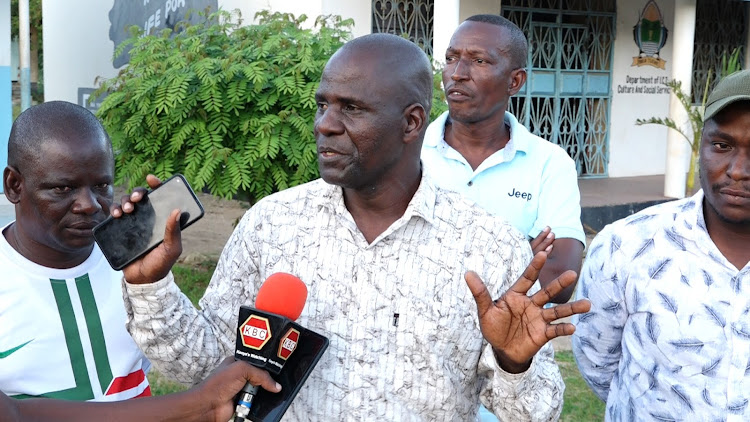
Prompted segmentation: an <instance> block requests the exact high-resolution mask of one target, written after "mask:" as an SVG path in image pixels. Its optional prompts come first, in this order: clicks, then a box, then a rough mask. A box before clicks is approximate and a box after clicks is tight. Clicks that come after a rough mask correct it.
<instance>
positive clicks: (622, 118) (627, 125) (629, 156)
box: [609, 0, 674, 177]
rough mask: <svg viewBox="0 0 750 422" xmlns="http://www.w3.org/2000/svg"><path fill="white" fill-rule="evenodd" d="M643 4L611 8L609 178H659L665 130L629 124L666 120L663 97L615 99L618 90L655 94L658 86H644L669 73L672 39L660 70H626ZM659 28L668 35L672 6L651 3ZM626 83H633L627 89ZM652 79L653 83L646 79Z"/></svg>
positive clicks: (639, 0) (665, 1) (638, 0)
mask: <svg viewBox="0 0 750 422" xmlns="http://www.w3.org/2000/svg"><path fill="white" fill-rule="evenodd" d="M646 1H647V0H633V1H628V2H625V1H618V2H617V23H616V25H617V26H616V28H617V34H616V39H615V50H614V51H615V54H614V62H613V67H612V105H611V110H610V122H611V125H610V132H609V145H610V152H609V157H610V162H609V176H610V177H626V176H642V175H651V174H664V168H665V160H666V145H667V141H666V140H667V130H668V129H667V128H665V127H663V126H658V125H645V126H636V125H635V120H636V119H638V118H642V119H646V118H649V117H667V116H668V114H669V97H670V95H669V94H668V93H667V92H663V91H662V92H661V93H655V94H636V93H618V87H641V86H643V87H651V88H656V89H657V91H658V90H659V88H661V87H662V86H661V85H659V84H658V83H657V84H654V83H653V82H651V83H648V82H647V81H655V80H658V78H663V77H669V75H670V74H671V69H672V63H671V62H672V60H671V58H672V45H673V40H672V37H671V36H672V33H671V32H670V33H669V36H670V37H669V38H668V39H667V43H666V45H665V46H664V47H663V48H662V49H661V51H660V54H659V55H660V56H661V58H662V59H664V60H666V64H665V68H664V69H657V68H655V67H651V66H640V67H638V66H632V62H633V57H635V56H637V55H638V46H637V45H636V44H635V42H634V41H633V26H635V24H636V23H637V22H638V18H639V13H640V10H641V9H643V6H644V5H645V4H646ZM657 3H658V5H659V8H660V9H661V12H662V16H663V19H664V23H665V26H666V27H667V29H668V30H670V31H671V29H672V27H671V26H672V22H673V21H674V18H673V16H674V1H673V0H659V1H657ZM628 77H630V78H637V79H638V82H636V83H628ZM651 78H653V79H651Z"/></svg>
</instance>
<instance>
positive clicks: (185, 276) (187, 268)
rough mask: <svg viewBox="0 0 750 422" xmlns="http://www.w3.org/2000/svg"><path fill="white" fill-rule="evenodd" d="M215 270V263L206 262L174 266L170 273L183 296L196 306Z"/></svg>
mask: <svg viewBox="0 0 750 422" xmlns="http://www.w3.org/2000/svg"><path fill="white" fill-rule="evenodd" d="M215 268H216V261H212V260H207V261H202V262H200V263H198V264H191V265H187V264H175V266H174V267H172V273H173V274H174V279H175V282H176V283H177V285H178V286H179V287H180V290H182V293H185V296H187V297H188V299H190V301H191V302H193V305H195V306H196V307H197V306H198V300H199V299H200V298H201V297H203V292H204V291H205V290H206V287H208V283H209V282H210V281H211V275H212V274H213V273H214V269H215Z"/></svg>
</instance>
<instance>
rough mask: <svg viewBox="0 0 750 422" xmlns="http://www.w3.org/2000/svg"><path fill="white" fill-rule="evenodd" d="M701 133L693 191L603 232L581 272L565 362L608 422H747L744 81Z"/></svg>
mask: <svg viewBox="0 0 750 422" xmlns="http://www.w3.org/2000/svg"><path fill="white" fill-rule="evenodd" d="M704 121H705V125H704V127H703V133H702V136H701V139H700V142H701V144H700V162H699V166H700V179H701V187H702V190H700V191H698V193H696V194H695V195H693V196H692V197H691V198H687V199H683V200H679V201H673V202H668V203H665V204H662V205H657V206H654V207H651V208H648V209H646V210H643V211H641V212H639V213H637V214H635V215H632V216H630V217H628V218H625V219H624V220H620V221H617V222H615V223H613V224H611V225H609V226H607V227H605V228H604V230H602V231H601V232H600V233H599V235H597V237H596V238H595V239H594V241H593V242H592V244H591V246H590V249H589V253H588V257H587V258H586V261H585V263H584V267H583V270H582V273H581V279H580V282H579V289H578V296H579V298H588V299H590V300H591V304H592V305H591V306H592V310H591V312H590V313H587V314H584V315H581V316H580V317H579V318H578V321H577V331H576V333H575V335H574V337H573V351H574V352H575V356H576V360H577V362H578V366H579V368H580V370H581V373H582V374H583V376H584V378H585V379H586V381H587V382H588V384H589V386H591V388H592V389H593V390H594V392H595V393H596V394H597V395H598V396H599V397H600V398H601V399H602V400H606V402H607V410H606V419H607V420H611V421H632V420H637V421H678V420H684V421H717V420H723V421H747V420H750V266H749V265H748V261H750V71H743V72H739V73H735V74H733V75H730V76H728V77H726V78H724V79H723V80H722V81H720V82H719V84H718V85H717V86H716V88H715V89H714V90H713V92H712V93H711V95H710V96H709V98H708V102H707V105H706V111H705V117H704ZM574 320H575V319H574Z"/></svg>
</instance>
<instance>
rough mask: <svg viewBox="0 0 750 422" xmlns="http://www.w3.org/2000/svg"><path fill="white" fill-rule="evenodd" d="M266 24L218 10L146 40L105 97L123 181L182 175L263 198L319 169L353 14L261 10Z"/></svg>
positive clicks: (217, 190) (215, 189)
mask: <svg viewBox="0 0 750 422" xmlns="http://www.w3.org/2000/svg"><path fill="white" fill-rule="evenodd" d="M256 18H258V23H257V24H255V25H247V26H242V25H241V18H240V16H239V13H238V12H237V13H235V14H230V13H229V12H226V11H219V12H215V13H213V14H211V15H209V16H208V17H207V18H206V19H205V20H204V22H203V23H200V24H196V25H189V24H187V23H184V22H183V23H180V24H178V27H177V28H176V30H177V32H176V33H172V31H171V30H169V29H166V30H163V31H162V32H161V33H159V34H156V35H147V36H144V35H143V34H142V33H140V32H139V30H138V29H137V28H135V27H134V28H133V29H132V32H131V38H130V39H129V40H127V41H126V42H124V43H122V44H121V45H120V46H119V47H118V49H117V51H115V57H116V56H117V55H118V54H120V52H121V51H122V50H124V49H125V48H126V47H127V46H129V45H132V49H131V50H130V63H129V65H128V66H126V67H125V68H123V70H121V71H120V73H119V75H118V76H117V77H115V78H113V79H110V80H107V81H105V82H104V83H103V85H102V87H101V88H100V90H99V91H98V92H97V93H95V96H96V95H101V94H104V93H106V94H107V96H106V98H105V99H104V101H103V102H102V104H101V107H100V109H99V111H98V116H99V118H100V119H101V121H102V123H103V124H104V126H105V127H106V129H107V131H108V132H109V134H110V136H111V138H112V144H113V146H114V148H115V153H116V157H115V162H116V168H117V169H116V175H117V180H116V183H118V184H127V185H128V187H129V188H132V187H134V186H136V185H139V184H143V183H144V181H145V176H146V175H147V174H148V173H154V174H156V176H158V177H161V178H166V177H168V176H170V175H172V174H173V173H177V172H179V173H183V174H184V175H185V176H186V177H187V178H188V180H189V181H190V182H191V184H192V185H193V187H194V188H195V189H196V190H208V191H209V192H211V193H212V194H215V195H218V196H221V197H225V198H227V197H232V196H236V195H237V194H238V193H239V194H240V196H242V197H245V198H246V199H248V200H250V201H255V200H257V199H260V198H262V197H263V196H266V195H268V194H270V193H272V192H274V191H277V190H282V189H285V188H287V187H290V186H294V185H298V184H301V183H304V182H307V181H309V180H312V179H314V178H316V177H317V176H318V167H317V154H316V148H315V139H314V137H313V128H312V124H313V120H314V116H315V112H316V107H317V106H316V102H315V98H314V96H315V91H316V89H317V86H318V83H319V81H320V75H321V72H322V70H323V67H324V65H325V63H326V61H327V60H328V58H329V57H330V56H331V55H332V54H333V53H334V52H335V51H336V50H337V49H338V48H339V47H340V46H341V45H343V43H344V42H345V41H346V40H347V39H348V38H349V37H350V27H351V26H352V25H353V22H352V21H351V20H342V19H341V18H340V17H337V16H321V17H319V18H317V19H316V21H315V25H314V27H313V28H312V29H303V28H302V27H301V25H302V23H303V22H304V21H305V20H306V19H307V18H306V16H304V15H301V16H300V17H298V18H295V17H294V16H293V15H291V14H282V13H270V12H268V11H263V12H260V13H258V14H257V15H256Z"/></svg>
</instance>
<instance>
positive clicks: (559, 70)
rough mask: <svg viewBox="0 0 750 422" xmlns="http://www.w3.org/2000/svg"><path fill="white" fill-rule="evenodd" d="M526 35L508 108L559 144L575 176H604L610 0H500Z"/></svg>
mask: <svg viewBox="0 0 750 422" xmlns="http://www.w3.org/2000/svg"><path fill="white" fill-rule="evenodd" d="M502 14H503V16H505V17H506V18H508V19H509V20H511V21H512V22H514V23H515V24H516V25H518V26H519V27H520V28H521V29H522V30H523V32H524V33H525V34H526V37H527V38H528V40H529V68H528V80H527V82H526V85H525V86H524V88H523V90H522V91H521V92H519V93H518V94H517V95H516V96H515V97H513V98H512V99H511V103H510V104H509V111H510V112H512V113H513V114H514V115H515V116H516V117H517V118H518V119H519V121H521V122H522V123H523V124H524V125H526V127H528V128H529V129H530V130H531V131H532V132H533V133H535V134H537V135H539V136H541V137H542V138H545V139H547V140H549V141H550V142H553V143H556V144H558V145H560V146H561V147H562V148H563V149H565V150H566V151H567V152H568V154H569V155H570V156H571V157H572V158H573V159H574V160H575V162H576V167H577V169H578V174H579V175H580V176H582V177H598V176H599V177H600V176H606V175H607V163H608V160H609V148H608V146H609V129H608V128H609V124H608V123H609V109H610V102H611V98H612V93H611V86H612V60H613V53H614V52H613V50H614V48H613V45H614V39H615V15H616V14H615V1H614V0H503V2H502Z"/></svg>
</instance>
